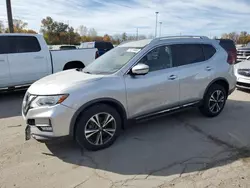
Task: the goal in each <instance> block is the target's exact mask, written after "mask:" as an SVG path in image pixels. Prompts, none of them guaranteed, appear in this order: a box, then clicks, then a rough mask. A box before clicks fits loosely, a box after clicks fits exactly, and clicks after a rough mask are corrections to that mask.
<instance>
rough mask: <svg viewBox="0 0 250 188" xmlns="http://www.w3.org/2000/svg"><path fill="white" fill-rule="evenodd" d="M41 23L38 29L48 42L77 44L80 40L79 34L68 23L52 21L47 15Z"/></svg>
mask: <svg viewBox="0 0 250 188" xmlns="http://www.w3.org/2000/svg"><path fill="white" fill-rule="evenodd" d="M41 23H42V25H41V29H40V31H41V32H42V33H43V35H44V38H45V40H46V42H47V43H48V44H79V43H80V41H81V37H80V35H79V34H78V33H77V32H75V30H74V28H73V27H69V25H68V24H65V23H63V22H57V21H54V20H53V19H52V18H51V17H49V16H47V17H46V18H44V19H42V21H41Z"/></svg>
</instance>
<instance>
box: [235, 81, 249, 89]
mask: <svg viewBox="0 0 250 188" xmlns="http://www.w3.org/2000/svg"><path fill="white" fill-rule="evenodd" d="M236 85H237V86H239V87H240V86H242V87H244V88H250V84H247V83H243V82H237V83H236Z"/></svg>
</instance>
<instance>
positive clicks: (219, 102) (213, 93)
mask: <svg viewBox="0 0 250 188" xmlns="http://www.w3.org/2000/svg"><path fill="white" fill-rule="evenodd" d="M226 100H227V95H226V90H225V88H224V87H223V86H221V85H217V84H214V85H212V86H210V88H209V89H208V91H207V92H206V94H205V96H204V99H203V104H202V106H201V107H200V111H201V113H202V114H204V115H205V116H208V117H215V116H217V115H219V114H220V113H221V111H222V110H223V108H224V106H225V103H226Z"/></svg>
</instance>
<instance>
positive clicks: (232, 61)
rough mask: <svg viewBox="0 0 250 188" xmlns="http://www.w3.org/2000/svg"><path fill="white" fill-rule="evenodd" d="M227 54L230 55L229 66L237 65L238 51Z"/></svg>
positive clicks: (228, 58)
mask: <svg viewBox="0 0 250 188" xmlns="http://www.w3.org/2000/svg"><path fill="white" fill-rule="evenodd" d="M227 53H228V57H227V62H228V64H230V65H233V64H235V63H236V60H237V51H236V49H233V50H230V51H228V52H227Z"/></svg>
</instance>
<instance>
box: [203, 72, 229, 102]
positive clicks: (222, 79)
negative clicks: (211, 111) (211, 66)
mask: <svg viewBox="0 0 250 188" xmlns="http://www.w3.org/2000/svg"><path fill="white" fill-rule="evenodd" d="M217 81H225V82H226V83H227V84H228V86H229V83H228V81H227V80H226V79H225V78H222V77H219V78H216V79H214V80H212V81H211V82H210V83H209V84H208V86H207V88H206V90H205V92H204V93H203V98H204V96H205V94H206V93H207V90H208V89H209V88H210V86H211V85H213V84H214V83H215V82H217ZM227 92H229V91H227Z"/></svg>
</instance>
